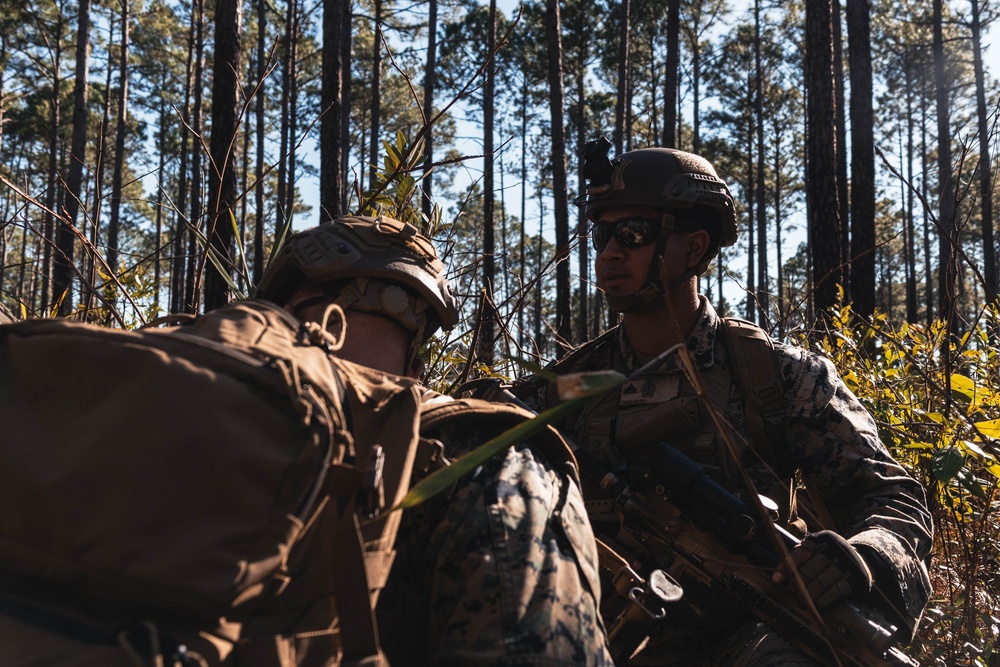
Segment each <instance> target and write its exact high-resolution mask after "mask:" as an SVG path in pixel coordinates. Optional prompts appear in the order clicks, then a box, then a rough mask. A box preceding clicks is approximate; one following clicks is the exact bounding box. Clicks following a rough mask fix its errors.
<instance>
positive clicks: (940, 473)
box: [931, 445, 965, 482]
mask: <svg viewBox="0 0 1000 667" xmlns="http://www.w3.org/2000/svg"><path fill="white" fill-rule="evenodd" d="M963 465H965V455H964V454H962V450H961V449H959V448H958V447H956V446H955V445H952V446H950V447H946V448H944V449H940V450H938V451H937V452H936V453H935V454H934V456H933V458H931V472H933V473H934V477H935V478H936V479H937V480H938V481H940V482H948V481H951V479H952V478H954V477H955V475H957V474H958V472H959V471H960V470H961V469H962V466H963Z"/></svg>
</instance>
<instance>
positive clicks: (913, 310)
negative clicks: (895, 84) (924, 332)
mask: <svg viewBox="0 0 1000 667" xmlns="http://www.w3.org/2000/svg"><path fill="white" fill-rule="evenodd" d="M912 72H913V68H912V67H911V66H910V63H909V62H907V63H906V70H905V74H904V77H905V78H904V89H905V97H906V152H905V153H904V152H902V151H901V154H902V155H905V156H906V166H907V175H906V180H907V182H908V183H909V184H910V187H906V185H905V184H904V185H903V187H904V188H905V190H906V192H905V193H904V197H905V201H906V227H907V229H908V231H909V234H908V236H907V239H906V241H907V243H906V264H907V268H908V271H907V280H906V321H907V322H909V323H910V324H917V317H918V315H917V250H916V236H917V226H916V219H915V217H914V215H913V209H914V199H915V197H914V195H913V188H914V187H916V185H915V183H914V181H913V162H914V160H916V157H917V156H916V155H914V152H913V151H914V148H913V80H912V76H911V75H912Z"/></svg>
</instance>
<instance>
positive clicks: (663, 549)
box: [576, 443, 919, 667]
mask: <svg viewBox="0 0 1000 667" xmlns="http://www.w3.org/2000/svg"><path fill="white" fill-rule="evenodd" d="M576 457H577V461H578V462H579V464H580V472H581V476H582V478H583V480H584V482H585V486H586V487H588V489H594V488H596V489H599V491H598V492H597V495H598V496H600V499H603V500H604V501H605V502H607V501H613V503H614V505H615V506H616V507H617V508H618V511H619V512H620V513H621V515H622V516H623V519H624V521H623V524H624V529H623V530H622V531H620V532H619V534H618V535H615V536H612V537H613V539H612V540H611V542H612V545H611V546H612V548H614V549H616V550H617V549H620V550H621V551H623V552H624V553H629V552H632V551H636V552H637V553H640V552H641V551H645V552H646V553H649V554H650V555H651V556H652V559H653V561H655V562H654V563H653V564H652V565H653V566H654V567H656V568H659V569H661V570H662V571H664V572H666V573H668V574H669V575H670V577H672V578H673V580H674V581H675V582H676V583H677V584H678V585H679V586H680V587H681V588H682V589H683V590H684V592H685V594H684V595H683V597H682V598H681V600H680V602H678V603H675V604H683V605H685V606H687V608H688V609H689V610H690V611H692V612H694V613H695V614H697V615H699V616H700V615H703V614H705V613H708V611H709V608H710V607H711V605H712V604H713V601H714V600H715V597H714V596H715V595H717V594H718V591H719V590H720V589H721V590H723V591H724V592H725V593H724V594H728V595H729V596H731V597H734V598H736V599H738V600H740V601H742V602H743V603H744V604H745V605H746V607H747V609H748V610H749V611H750V612H751V613H752V614H753V615H754V616H755V617H757V618H758V619H760V620H761V621H763V622H765V623H767V624H768V626H770V627H771V628H772V629H773V630H774V631H775V632H777V633H778V634H780V635H781V636H783V637H784V638H785V639H786V640H788V641H789V642H791V643H792V644H793V645H795V646H796V647H797V648H799V650H801V651H802V652H803V653H805V654H806V655H809V656H810V657H812V658H813V659H815V660H816V661H817V662H819V663H821V664H823V665H829V666H830V667H846V666H848V665H850V666H853V667H919V665H918V663H917V662H916V661H915V660H913V659H912V658H910V657H909V656H907V655H906V654H905V653H904V652H903V651H902V650H900V649H899V648H898V647H897V646H896V645H895V644H896V638H895V635H896V631H897V628H896V627H895V626H893V625H891V623H889V621H888V620H887V618H886V617H885V616H883V615H882V614H881V613H880V612H878V611H877V610H875V609H867V608H862V607H860V606H858V605H857V604H855V603H854V602H852V601H849V600H842V601H840V602H838V603H836V604H834V605H832V606H830V607H829V608H827V609H824V610H823V612H822V618H821V619H820V618H817V616H816V614H815V613H813V611H812V610H811V608H810V606H808V605H807V604H805V603H804V602H803V600H801V599H800V598H799V596H798V595H797V594H796V593H795V591H794V590H792V589H791V588H789V587H786V586H783V585H778V584H775V583H773V582H772V580H771V573H772V572H773V570H774V568H775V567H776V566H777V565H778V564H779V562H780V561H781V556H780V555H779V551H778V550H777V549H776V548H775V546H774V545H773V544H772V542H771V540H770V538H769V536H768V535H767V534H766V533H765V531H764V530H762V528H763V527H764V526H763V523H762V519H761V518H759V517H758V516H757V512H756V510H755V509H754V508H753V507H752V506H750V505H749V504H748V503H746V502H745V501H743V500H742V499H740V498H739V497H737V496H735V495H733V494H732V493H731V492H729V491H728V490H727V489H725V488H724V487H722V486H720V485H718V484H717V483H715V482H714V481H713V480H712V479H711V478H710V477H708V476H707V474H706V473H705V472H704V470H703V469H702V468H701V466H699V465H698V464H697V463H695V462H694V461H692V460H691V459H690V458H688V457H687V456H685V455H684V454H683V453H681V452H680V451H678V450H677V449H676V448H674V447H672V446H670V445H668V444H665V443H664V444H661V445H659V446H658V448H657V450H656V453H655V455H654V456H653V457H652V459H651V462H650V467H649V468H648V469H645V470H642V471H633V472H632V473H631V474H630V475H629V479H625V478H623V477H621V476H619V475H618V474H616V473H615V472H613V471H611V470H610V469H608V468H607V467H606V466H605V465H603V464H602V463H600V462H598V461H597V460H596V459H594V458H593V457H592V456H590V455H589V454H588V453H586V452H585V451H583V450H580V449H578V450H577V451H576ZM594 495H595V494H593V493H590V494H585V497H587V499H588V501H590V500H591V499H595V500H597V499H598V498H594ZM775 528H776V530H777V534H778V535H779V537H780V539H781V540H782V541H783V542H784V543H785V547H786V548H787V549H788V550H791V549H792V548H793V547H794V546H795V545H796V544H797V543H798V540H797V539H796V538H795V537H794V536H793V535H791V534H790V533H788V532H787V531H784V530H782V529H781V528H780V527H777V526H775ZM637 550H638V551H637ZM633 555H635V554H633ZM653 572H655V570H653ZM630 611H631V610H626V612H623V615H624V614H625V613H630ZM633 616H634V613H633ZM605 620H606V622H607V623H608V626H609V627H610V628H616V627H620V626H621V625H622V623H619V622H617V620H618V619H605ZM658 622H669V617H668V618H666V619H664V620H663V621H658ZM611 639H612V642H614V640H615V637H611ZM633 648H634V646H629V647H624V648H620V649H619V651H616V658H623V657H624V658H627V657H628V655H629V654H630V653H631V650H632V649H633Z"/></svg>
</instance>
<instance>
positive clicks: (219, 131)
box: [205, 0, 243, 310]
mask: <svg viewBox="0 0 1000 667" xmlns="http://www.w3.org/2000/svg"><path fill="white" fill-rule="evenodd" d="M242 30H243V3H242V0H216V5H215V57H214V58H213V62H212V70H213V76H212V135H211V137H210V140H209V151H210V152H211V155H212V164H213V168H212V169H210V170H209V172H208V191H209V196H210V197H211V199H210V200H209V201H210V209H209V210H210V213H209V220H210V221H211V233H210V234H209V235H208V238H209V239H210V243H211V248H212V250H213V251H214V252H215V255H216V257H217V258H218V260H219V262H220V264H221V268H220V267H216V266H212V267H206V272H205V309H206V310H213V309H215V308H219V307H220V306H224V305H225V304H227V303H229V301H230V297H231V296H232V288H231V287H230V286H229V281H230V280H231V277H232V274H233V269H234V266H235V261H234V254H233V236H234V234H235V230H234V229H233V217H234V215H235V213H234V211H235V208H236V200H237V197H238V195H239V193H238V192H237V187H236V164H235V162H236V160H235V159H234V158H235V156H234V155H233V151H234V150H235V146H236V137H237V133H238V132H239V114H238V110H237V104H238V97H237V96H238V93H239V80H238V79H239V73H240V71H241V67H240V47H241V44H240V42H241V41H242V40H241V38H242V34H241V33H242Z"/></svg>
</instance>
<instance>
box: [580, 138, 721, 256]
mask: <svg viewBox="0 0 1000 667" xmlns="http://www.w3.org/2000/svg"><path fill="white" fill-rule="evenodd" d="M610 147H611V142H610V141H608V140H607V138H605V137H601V139H597V140H595V141H591V142H590V143H588V144H587V149H586V153H585V155H584V159H585V163H584V176H585V177H586V178H587V179H588V181H589V183H588V186H587V191H586V193H585V195H584V196H583V197H580V198H579V199H577V203H579V204H586V206H587V210H586V213H587V218H589V219H590V220H595V219H596V217H597V214H598V213H599V212H600V211H601V209H604V208H607V207H609V206H652V207H655V208H659V209H671V210H684V209H690V208H693V207H695V206H698V207H708V208H710V209H712V210H713V211H714V212H715V214H716V217H717V218H718V222H719V226H718V238H717V239H716V240H717V242H718V245H719V246H720V247H723V246H731V245H733V244H734V243H736V237H737V233H738V230H737V221H736V207H735V203H734V201H733V196H732V194H731V193H730V192H729V187H728V186H727V185H726V182H725V181H723V180H722V179H721V178H719V175H718V174H717V173H716V172H715V168H714V167H713V166H712V164H711V163H710V162H709V161H708V160H706V159H705V158H703V157H701V156H700V155H695V154H694V153H687V152H685V151H679V150H675V149H672V148H640V149H638V150H634V151H628V152H626V153H622V154H621V155H619V156H617V157H616V158H615V159H614V160H608V158H607V152H608V149H610Z"/></svg>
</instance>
